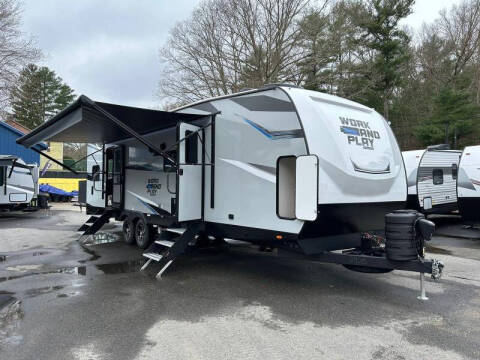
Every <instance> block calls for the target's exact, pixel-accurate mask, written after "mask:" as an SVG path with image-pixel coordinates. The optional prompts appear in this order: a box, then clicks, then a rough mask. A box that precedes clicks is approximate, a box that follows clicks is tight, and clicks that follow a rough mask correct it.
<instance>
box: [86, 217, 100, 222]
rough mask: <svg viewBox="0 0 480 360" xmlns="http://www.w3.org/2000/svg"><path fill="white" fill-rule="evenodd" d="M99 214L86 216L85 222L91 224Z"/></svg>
mask: <svg viewBox="0 0 480 360" xmlns="http://www.w3.org/2000/svg"><path fill="white" fill-rule="evenodd" d="M99 217H100V216H95V215H92V216H90V217H89V218H88V220H87V221H85V224H93V223H94V222H95V221H97V219H98V218H99Z"/></svg>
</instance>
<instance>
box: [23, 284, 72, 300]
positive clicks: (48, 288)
mask: <svg viewBox="0 0 480 360" xmlns="http://www.w3.org/2000/svg"><path fill="white" fill-rule="evenodd" d="M63 288H64V286H61V285H55V286H46V287H41V288H37V289H30V290H27V291H25V295H26V296H27V297H31V298H32V297H35V296H38V295H44V294H48V293H51V292H53V291H58V290H62V289H63Z"/></svg>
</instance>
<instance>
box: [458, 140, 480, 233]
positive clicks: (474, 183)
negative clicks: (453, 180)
mask: <svg viewBox="0 0 480 360" xmlns="http://www.w3.org/2000/svg"><path fill="white" fill-rule="evenodd" d="M457 186H458V208H459V210H460V215H462V218H463V219H464V220H466V221H469V222H473V223H475V224H478V223H480V145H477V146H467V147H466V148H465V149H464V150H463V153H462V157H461V159H460V166H459V172H458V180H457Z"/></svg>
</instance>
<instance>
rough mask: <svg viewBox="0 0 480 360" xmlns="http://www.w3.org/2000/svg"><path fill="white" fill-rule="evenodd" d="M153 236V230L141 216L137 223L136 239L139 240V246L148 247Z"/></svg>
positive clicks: (141, 247)
mask: <svg viewBox="0 0 480 360" xmlns="http://www.w3.org/2000/svg"><path fill="white" fill-rule="evenodd" d="M152 237H153V231H152V229H151V227H150V226H148V225H147V223H146V222H145V220H144V219H143V218H139V219H138V220H137V223H136V224H135V240H136V241H137V246H138V247H139V248H140V249H146V248H147V247H148V246H149V245H150V243H151V241H152Z"/></svg>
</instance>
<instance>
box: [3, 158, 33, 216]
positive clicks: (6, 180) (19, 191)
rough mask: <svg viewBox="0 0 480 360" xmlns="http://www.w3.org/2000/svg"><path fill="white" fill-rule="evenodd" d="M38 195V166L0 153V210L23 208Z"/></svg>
mask: <svg viewBox="0 0 480 360" xmlns="http://www.w3.org/2000/svg"><path fill="white" fill-rule="evenodd" d="M37 195H38V167H37V165H30V164H26V163H25V162H24V161H23V160H22V159H20V158H18V157H16V156H12V155H0V211H14V210H25V209H27V208H28V207H29V205H30V203H31V201H32V199H35V198H36V197H37Z"/></svg>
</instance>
